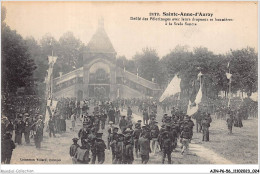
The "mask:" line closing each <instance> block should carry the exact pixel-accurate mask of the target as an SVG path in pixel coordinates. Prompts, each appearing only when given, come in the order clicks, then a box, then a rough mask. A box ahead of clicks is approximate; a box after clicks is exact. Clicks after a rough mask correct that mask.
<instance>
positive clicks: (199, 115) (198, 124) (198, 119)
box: [192, 109, 203, 133]
mask: <svg viewBox="0 0 260 174" xmlns="http://www.w3.org/2000/svg"><path fill="white" fill-rule="evenodd" d="M192 118H193V119H195V120H196V130H197V133H198V132H201V129H202V126H201V121H202V118H203V117H202V113H201V110H200V109H199V110H198V112H196V113H195V114H194V115H193V116H192Z"/></svg>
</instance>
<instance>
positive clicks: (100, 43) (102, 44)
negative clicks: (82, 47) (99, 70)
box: [87, 18, 115, 53]
mask: <svg viewBox="0 0 260 174" xmlns="http://www.w3.org/2000/svg"><path fill="white" fill-rule="evenodd" d="M87 49H88V51H89V52H95V53H115V49H114V47H113V45H112V43H111V41H110V39H109V37H108V36H107V33H106V31H105V29H104V19H103V18H101V19H99V22H98V29H97V31H96V33H95V34H94V35H93V36H92V38H91V40H90V41H89V43H88V45H87Z"/></svg>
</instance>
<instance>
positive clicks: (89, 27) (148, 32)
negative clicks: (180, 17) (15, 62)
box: [2, 1, 258, 59]
mask: <svg viewBox="0 0 260 174" xmlns="http://www.w3.org/2000/svg"><path fill="white" fill-rule="evenodd" d="M256 3H257V2H220V1H219V2H50V1H49V2H2V5H3V6H5V7H6V9H7V14H6V20H5V22H6V23H7V25H9V26H10V27H11V29H14V30H17V32H18V33H19V34H21V35H22V36H23V37H24V38H26V37H28V36H33V37H34V38H35V39H36V40H38V41H39V40H40V39H41V38H42V36H44V35H45V34H46V33H50V34H51V35H52V36H54V37H55V38H56V39H57V40H58V39H59V38H60V37H61V36H62V35H63V34H64V33H66V32H68V31H71V32H73V33H74V35H75V36H76V37H77V38H79V39H80V40H81V41H82V42H83V43H85V44H87V43H88V42H89V41H90V39H91V37H92V35H93V34H94V33H95V31H96V29H97V26H98V19H100V18H101V17H103V18H104V27H105V30H106V33H107V34H108V36H109V38H110V40H111V42H112V44H113V46H114V48H115V50H116V52H117V55H118V56H122V55H125V56H126V57H127V58H128V59H131V58H132V57H133V56H134V55H135V54H136V52H141V51H142V49H143V48H145V47H150V48H154V49H156V50H157V52H158V55H159V57H163V56H165V55H167V54H168V53H170V51H171V50H172V49H174V48H175V47H176V46H177V45H188V46H189V49H190V50H192V49H193V48H195V47H207V48H208V49H209V50H210V51H213V52H214V53H216V54H225V53H227V52H228V51H230V49H232V50H235V49H241V48H245V47H247V46H250V47H254V48H255V49H257V48H258V45H257V38H258V35H257V25H258V23H257V22H258V21H257V4H256ZM150 12H158V13H159V14H160V15H161V16H160V17H165V16H163V12H172V13H174V12H177V13H181V12H183V13H196V12H202V13H213V16H212V19H213V20H215V18H229V19H233V21H232V22H219V21H212V22H198V23H197V26H185V25H182V26H177V25H171V26H169V25H165V24H164V22H162V21H136V20H130V17H148V18H149V17H150V16H149V13H150ZM171 18H173V17H171ZM196 18H207V19H210V17H196ZM191 19H192V17H191Z"/></svg>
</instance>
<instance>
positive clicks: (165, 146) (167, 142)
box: [161, 131, 173, 164]
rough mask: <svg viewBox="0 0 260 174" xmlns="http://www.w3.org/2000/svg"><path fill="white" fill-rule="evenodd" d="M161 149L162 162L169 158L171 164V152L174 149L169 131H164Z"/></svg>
mask: <svg viewBox="0 0 260 174" xmlns="http://www.w3.org/2000/svg"><path fill="white" fill-rule="evenodd" d="M161 145H162V146H161V148H162V149H161V150H162V164H164V162H165V158H166V156H167V158H168V164H171V158H172V157H171V153H172V150H173V147H172V139H171V136H170V132H169V131H164V132H163V134H162V138H161Z"/></svg>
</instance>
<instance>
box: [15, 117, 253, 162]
mask: <svg viewBox="0 0 260 174" xmlns="http://www.w3.org/2000/svg"><path fill="white" fill-rule="evenodd" d="M136 113H137V112H136ZM122 114H125V112H122ZM139 119H141V116H140V113H139V114H138V115H136V114H134V116H133V121H134V122H136V121H137V120H139ZM158 121H159V122H160V119H159V118H158ZM216 122H217V121H216ZM212 124H213V125H214V123H212ZM70 125H71V124H70V121H69V120H67V132H66V133H62V134H57V137H56V138H53V137H52V138H49V137H48V136H47V133H45V136H44V140H43V142H42V148H41V149H36V148H35V146H34V142H33V140H32V142H31V145H24V144H23V145H21V146H17V148H16V149H15V150H14V152H13V157H12V160H11V163H12V164H72V161H71V158H70V156H69V147H70V145H71V143H72V138H73V137H77V133H78V130H79V129H80V128H81V126H82V124H81V122H80V120H77V123H76V130H75V131H72V130H70V129H69V128H70ZM212 127H213V128H214V126H212ZM213 128H212V129H213ZM256 135H257V134H256ZM201 136H202V135H201V133H196V132H194V138H193V140H192V142H191V144H190V151H189V152H188V153H186V154H184V155H181V153H180V151H181V149H180V147H179V146H178V147H177V148H176V151H175V152H173V153H172V163H173V164H232V163H235V162H233V160H230V159H227V158H226V157H225V156H224V155H222V154H221V153H217V152H218V151H216V150H215V149H214V147H213V148H212V146H215V144H214V143H212V142H209V143H207V144H206V143H204V142H201ZM213 136H214V135H213ZM220 136H221V135H220ZM256 138H257V137H256ZM103 139H104V140H105V141H106V140H107V131H106V129H104V137H103ZM23 142H24V139H23ZM178 145H180V143H178ZM256 147H257V143H256ZM252 153H253V152H252ZM256 154H257V149H256ZM111 159H112V156H111V151H109V150H106V159H105V164H111V163H112V160H111ZM28 160H29V161H28ZM30 160H34V161H30ZM166 161H167V160H166ZM160 163H161V154H160V152H157V153H156V154H155V155H153V154H151V155H150V160H149V164H160ZM245 163H246V162H245ZM256 163H257V161H256ZM134 164H141V159H140V158H136V157H135V160H134Z"/></svg>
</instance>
